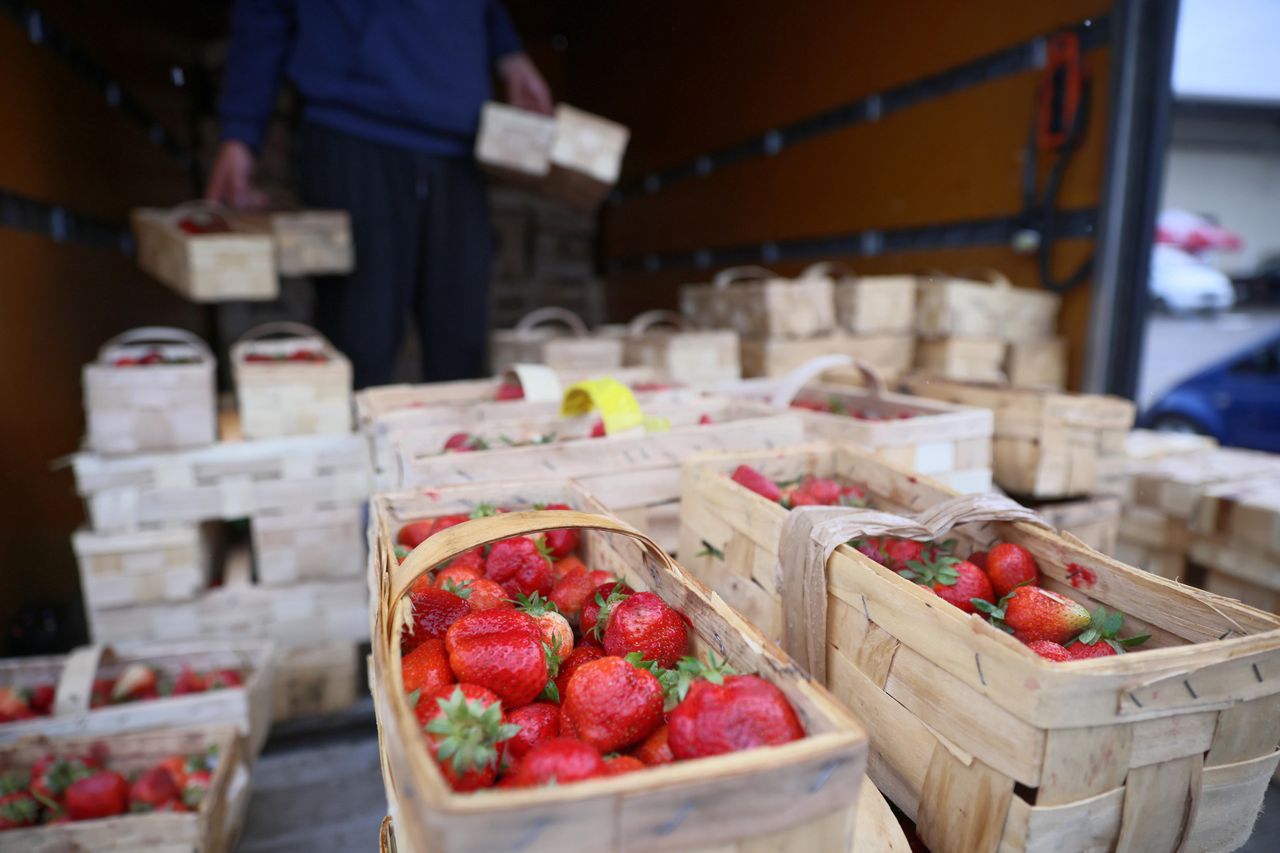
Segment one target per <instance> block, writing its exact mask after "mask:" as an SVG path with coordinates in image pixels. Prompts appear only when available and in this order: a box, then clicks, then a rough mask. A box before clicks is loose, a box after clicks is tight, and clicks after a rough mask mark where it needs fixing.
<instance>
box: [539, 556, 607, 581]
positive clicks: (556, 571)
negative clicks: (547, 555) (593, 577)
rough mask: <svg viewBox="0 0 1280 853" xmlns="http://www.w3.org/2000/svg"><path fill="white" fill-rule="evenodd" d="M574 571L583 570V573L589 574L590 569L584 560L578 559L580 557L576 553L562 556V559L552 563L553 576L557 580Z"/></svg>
mask: <svg viewBox="0 0 1280 853" xmlns="http://www.w3.org/2000/svg"><path fill="white" fill-rule="evenodd" d="M574 572H582V573H583V574H589V570H588V569H587V564H586V563H584V562H582V560H580V559H578V557H577V556H576V555H574V554H569V555H568V556H566V557H561V558H560V559H558V560H556V561H555V562H554V563H552V564H551V577H552V578H553V579H554V580H556V581H557V582H558V581H561V580H563V579H564V577H565V575H570V574H573V573H574ZM602 583H603V581H602Z"/></svg>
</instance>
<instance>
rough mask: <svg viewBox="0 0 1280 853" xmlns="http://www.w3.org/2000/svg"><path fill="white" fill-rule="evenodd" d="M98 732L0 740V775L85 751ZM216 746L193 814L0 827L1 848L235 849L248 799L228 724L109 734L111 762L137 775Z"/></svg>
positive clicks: (57, 852)
mask: <svg viewBox="0 0 1280 853" xmlns="http://www.w3.org/2000/svg"><path fill="white" fill-rule="evenodd" d="M98 742H101V736H100V735H89V736H65V737H42V736H41V737H31V738H28V739H26V740H23V741H19V742H17V743H7V744H0V776H5V775H7V774H9V773H11V772H12V773H19V772H24V771H27V770H30V768H31V766H32V765H33V764H35V762H36V761H38V760H39V759H40V758H42V757H44V756H45V755H48V754H49V753H53V754H54V755H64V754H65V755H76V754H84V753H86V752H88V751H89V750H90V748H92V747H93V745H94V744H95V743H98ZM213 746H216V747H217V748H218V765H217V768H216V769H215V770H214V771H213V774H212V778H211V780H210V784H209V790H208V791H207V792H205V795H204V796H203V797H202V798H201V800H200V806H199V808H197V809H196V810H195V811H193V812H185V813H183V812H151V813H149V814H126V815H121V816H119V817H111V818H104V819H101V820H89V821H79V822H74V823H62V824H52V825H47V826H37V827H32V828H29V829H10V830H6V831H5V832H0V853H65V851H72V850H94V851H98V850H107V851H120V853H124V851H138V850H148V851H163V853H186V851H191V853H223V851H229V850H231V849H232V848H233V847H234V846H235V842H236V837H237V836H238V835H239V833H240V827H241V825H242V823H243V822H244V816H245V811H246V809H247V806H248V799H249V774H248V772H247V771H246V770H245V768H244V764H243V761H242V759H241V757H240V756H241V750H242V746H241V743H240V739H239V737H238V736H237V735H236V732H235V729H233V728H230V727H228V726H193V727H190V728H179V729H159V730H154V731H146V732H132V733H129V734H120V735H115V736H112V737H111V739H110V740H109V741H108V742H107V747H108V749H109V750H110V759H109V760H110V767H111V768H112V769H114V770H118V771H119V772H122V773H125V774H126V775H127V774H129V773H136V772H140V771H142V770H146V769H148V768H150V767H153V766H155V765H156V764H159V763H160V761H161V760H163V759H164V758H167V757H168V756H170V755H197V754H201V753H204V752H206V751H207V750H208V749H209V748H210V747H213Z"/></svg>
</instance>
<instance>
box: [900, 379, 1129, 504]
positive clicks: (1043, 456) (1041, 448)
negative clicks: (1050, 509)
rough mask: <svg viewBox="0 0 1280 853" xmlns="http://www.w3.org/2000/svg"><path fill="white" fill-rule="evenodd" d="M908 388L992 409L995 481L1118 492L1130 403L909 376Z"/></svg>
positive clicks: (1028, 487)
mask: <svg viewBox="0 0 1280 853" xmlns="http://www.w3.org/2000/svg"><path fill="white" fill-rule="evenodd" d="M903 384H904V385H905V386H906V387H907V389H908V390H909V391H910V392H911V393H912V394H917V395H919V396H921V397H933V398H934V399H938V400H946V401H948V402H951V403H958V404H961V405H966V406H975V407H978V408H983V409H991V410H992V411H994V412H995V416H996V426H995V440H994V447H993V449H994V457H995V458H994V466H993V472H994V474H995V480H996V483H997V484H998V485H999V486H1000V488H1002V489H1004V490H1005V491H1007V492H1010V493H1012V494H1016V495H1019V496H1024V497H1036V498H1063V497H1076V496H1079V495H1089V494H1099V493H1102V494H1118V493H1119V492H1120V490H1121V489H1122V488H1123V484H1124V472H1125V466H1126V464H1127V458H1126V456H1125V449H1124V448H1125V438H1126V436H1127V434H1128V431H1129V428H1130V427H1131V426H1133V418H1134V408H1133V403H1130V402H1129V401H1128V400H1122V399H1120V398H1119V397H1104V396H1100V395H1094V394H1058V393H1054V392H1051V391H1037V390H1034V389H1025V388H1006V387H999V386H994V385H980V384H966V383H962V382H951V381H949V380H946V379H941V378H938V377H933V376H928V375H924V374H920V375H912V376H908V377H906V379H905V380H904V382H903Z"/></svg>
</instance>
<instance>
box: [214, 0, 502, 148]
mask: <svg viewBox="0 0 1280 853" xmlns="http://www.w3.org/2000/svg"><path fill="white" fill-rule="evenodd" d="M519 50H520V38H519V36H517V35H516V32H515V29H514V28H513V27H512V26H511V19H510V18H508V17H507V12H506V10H505V9H504V8H503V7H502V4H501V2H500V0H236V4H235V9H234V11H233V12H232V17H231V41H230V45H229V47H228V51H227V65H226V73H225V75H224V77H223V87H222V100H221V103H220V104H219V110H218V112H219V116H220V118H221V120H222V138H223V139H237V140H240V141H242V142H244V143H246V144H248V145H249V146H250V147H252V148H253V149H255V150H257V149H258V148H260V147H261V145H262V139H263V136H264V135H265V134H266V130H267V124H268V123H269V122H270V119H271V112H272V108H273V107H274V106H275V101H276V93H277V91H278V90H279V88H280V79H281V75H282V74H283V75H287V76H288V79H289V80H290V81H291V82H292V83H293V84H294V86H296V87H297V90H298V92H299V94H300V95H301V96H302V108H303V118H304V119H305V120H307V121H312V122H315V123H317V124H321V125H325V126H326V127H332V128H336V129H338V130H341V131H345V132H347V133H350V134H353V135H355V136H361V137H364V138H366V139H372V140H375V141H378V142H385V143H389V144H392V145H397V146H400V147H402V148H410V149H413V150H417V151H426V152H430V153H433V154H444V155H450V156H465V155H467V154H468V153H469V152H470V151H471V148H472V143H473V141H474V138H475V133H476V126H477V124H478V123H479V117H480V106H481V104H483V103H484V102H485V101H486V100H488V99H489V98H490V97H491V96H492V92H491V86H490V73H491V70H492V68H493V65H494V63H495V62H496V61H497V60H498V59H500V58H502V57H504V56H506V55H508V54H511V53H515V52H517V51H519Z"/></svg>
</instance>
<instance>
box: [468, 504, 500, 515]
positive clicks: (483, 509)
mask: <svg viewBox="0 0 1280 853" xmlns="http://www.w3.org/2000/svg"><path fill="white" fill-rule="evenodd" d="M497 514H498V508H497V507H496V506H494V505H493V504H491V503H478V504H476V508H475V509H473V510H471V517H472V518H492V517H493V516H495V515H497Z"/></svg>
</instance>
